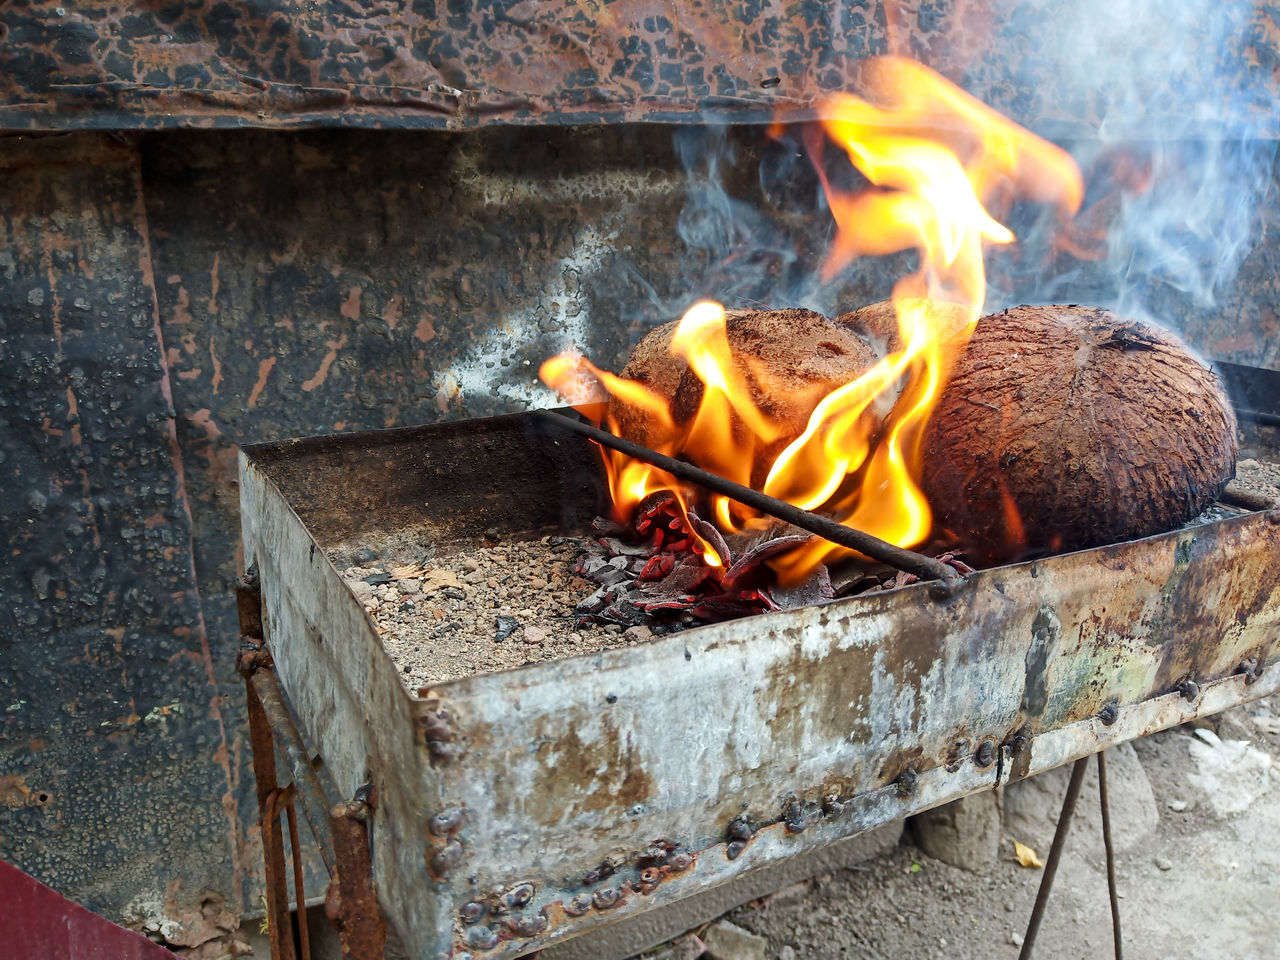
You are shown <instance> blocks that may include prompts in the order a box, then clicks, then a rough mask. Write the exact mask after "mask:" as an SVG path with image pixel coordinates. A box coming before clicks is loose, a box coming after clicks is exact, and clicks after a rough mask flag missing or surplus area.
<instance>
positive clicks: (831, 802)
mask: <svg viewBox="0 0 1280 960" xmlns="http://www.w3.org/2000/svg"><path fill="white" fill-rule="evenodd" d="M822 812H823V813H824V814H826V815H827V816H828V817H838V816H839V815H840V814H842V813H844V802H843V801H842V800H841V799H840V798H839V797H838V796H836V795H835V794H834V793H828V794H827V795H826V796H825V797H823V798H822Z"/></svg>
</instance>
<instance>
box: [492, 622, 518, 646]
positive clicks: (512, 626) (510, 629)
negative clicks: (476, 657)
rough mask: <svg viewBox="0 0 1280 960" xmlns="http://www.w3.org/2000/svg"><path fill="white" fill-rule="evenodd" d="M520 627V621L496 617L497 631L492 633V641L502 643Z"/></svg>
mask: <svg viewBox="0 0 1280 960" xmlns="http://www.w3.org/2000/svg"><path fill="white" fill-rule="evenodd" d="M519 627H520V621H519V620H517V619H516V618H515V617H503V616H500V617H498V624H497V629H495V630H494V631H493V639H494V640H496V641H498V642H502V641H503V640H505V639H507V637H509V636H511V634H513V633H515V632H516V630H518V629H519Z"/></svg>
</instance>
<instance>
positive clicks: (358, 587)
mask: <svg viewBox="0 0 1280 960" xmlns="http://www.w3.org/2000/svg"><path fill="white" fill-rule="evenodd" d="M350 587H351V592H352V593H354V594H355V595H356V599H357V600H359V601H360V602H361V603H364V602H365V601H366V600H368V599H369V598H370V597H372V596H373V587H371V586H369V584H367V583H365V582H364V581H363V580H357V581H356V582H355V583H352V584H350Z"/></svg>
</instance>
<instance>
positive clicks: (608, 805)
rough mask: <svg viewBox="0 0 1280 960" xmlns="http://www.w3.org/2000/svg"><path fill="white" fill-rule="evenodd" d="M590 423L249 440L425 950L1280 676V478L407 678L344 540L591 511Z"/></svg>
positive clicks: (467, 533)
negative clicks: (459, 671) (727, 615)
mask: <svg viewBox="0 0 1280 960" xmlns="http://www.w3.org/2000/svg"><path fill="white" fill-rule="evenodd" d="M598 463H599V458H598V456H597V455H596V453H595V452H594V450H593V448H592V447H591V446H590V445H589V444H588V443H587V442H586V441H585V440H582V439H580V438H577V437H574V436H570V435H563V434H559V433H556V432H554V428H552V427H549V426H548V425H546V424H545V423H543V422H541V421H539V420H538V419H537V418H535V417H531V416H529V415H524V414H522V415H515V416H506V417H497V418H493V419H486V420H478V421H468V422H463V423H451V424H442V425H436V426H429V427H422V428H409V429H395V430H386V431H377V432H370V433H360V434H349V435H343V436H333V437H320V438H311V439H303V440H293V441H286V442H279V443H268V444H257V445H254V446H249V447H246V448H244V450H243V451H242V453H241V458H240V496H241V509H242V514H243V539H244V554H245V561H246V565H256V568H257V571H258V573H259V575H260V578H261V584H262V605H263V615H264V626H265V631H266V638H267V641H268V643H269V645H270V648H271V651H272V653H273V655H274V658H275V662H276V665H277V668H278V671H279V675H280V678H281V682H282V684H283V686H284V688H285V690H286V691H287V693H288V696H289V698H290V700H291V702H292V705H293V708H294V710H295V712H296V714H297V716H298V718H299V721H300V723H301V726H302V729H303V733H304V736H305V737H306V739H307V741H308V742H309V743H310V744H311V745H312V747H313V748H314V749H316V750H318V751H319V752H320V754H321V755H322V757H323V760H324V763H325V765H326V767H327V769H328V771H329V772H330V773H331V774H332V775H333V778H334V780H335V782H336V783H337V785H338V786H339V788H340V790H342V791H343V792H344V793H345V794H346V795H351V794H352V793H353V792H354V791H355V790H356V789H357V788H358V787H359V786H360V785H361V784H364V783H366V782H371V783H372V784H373V786H374V788H375V791H376V796H377V808H376V811H375V813H374V814H373V817H372V824H373V827H372V837H373V840H372V844H373V862H374V876H375V880H376V885H377V893H378V897H379V900H380V902H381V905H382V909H383V912H384V914H385V915H386V917H387V919H388V921H389V922H390V924H391V925H392V926H393V927H394V928H395V930H396V932H397V933H398V935H399V936H400V938H401V939H402V940H403V941H404V943H405V945H406V946H407V948H408V950H409V952H410V954H411V955H412V956H414V957H416V958H423V960H426V958H443V957H453V958H462V957H472V958H476V960H479V958H486V960H489V958H493V960H498V958H510V957H517V956H521V955H524V954H526V953H529V952H531V951H534V950H537V949H540V948H542V947H544V946H546V945H548V944H551V943H555V942H557V941H561V940H563V939H565V938H569V937H572V936H574V935H575V934H579V933H582V932H584V931H587V930H590V929H593V928H596V927H599V926H600V925H602V924H607V923H610V922H612V921H613V920H615V919H616V918H621V917H626V916H634V915H637V914H640V913H642V912H644V911H649V910H653V909H655V908H657V907H660V906H661V905H663V904H667V903H671V902H673V901H676V900H679V899H681V898H684V897H687V896H690V895H692V894H694V893H696V892H699V891H702V890H705V889H707V888H708V887H712V886H714V885H717V884H720V883H724V882H726V881H729V880H731V879H733V878H735V877H737V876H738V875H740V874H743V873H745V872H747V871H751V870H753V869H757V868H759V867H762V866H765V865H769V864H776V863H778V862H779V861H783V860H786V859H788V858H793V857H798V856H803V855H804V854H806V852H810V851H813V850H814V849H816V848H818V847H820V846H823V845H826V844H829V843H831V842H833V841H835V840H837V839H839V838H842V837H847V836H851V835H854V834H857V833H859V832H862V831H865V830H868V829H870V828H872V827H875V826H877V825H879V824H883V823H886V822H889V821H892V820H895V819H899V818H902V817H905V816H908V815H910V814H913V813H916V812H919V811H921V810H924V809H927V808H929V807H932V806H935V805H937V804H939V803H942V802H944V801H948V800H951V799H955V798H958V797H961V796H964V795H966V794H969V793H972V792H975V791H979V790H983V789H989V788H992V787H995V786H997V785H999V784H1005V783H1009V782H1012V781H1015V780H1018V779H1021V778H1023V777H1026V776H1029V775H1031V774H1034V773H1036V772H1038V771H1042V770H1046V769H1049V768H1051V767H1055V766H1058V765H1060V764H1062V763H1065V762H1067V761H1069V760H1072V759H1074V758H1077V757H1081V756H1085V755H1088V754H1090V753H1093V752H1096V751H1098V750H1100V749H1103V748H1104V747H1106V746H1108V745H1110V744H1115V743H1120V742H1123V741H1126V740H1130V739H1133V738H1136V737H1140V736H1144V735H1146V734H1149V733H1152V732H1154V731H1156V730H1159V729H1163V728H1165V727H1169V726H1171V725H1174V724H1178V723H1182V722H1185V721H1187V720H1189V719H1191V718H1193V717H1195V716H1197V715H1202V714H1211V713H1214V712H1216V711H1219V710H1222V709H1224V708H1226V707H1228V706H1231V705H1234V704H1238V703H1241V702H1244V701H1247V700H1250V699H1254V698H1256V697H1261V696H1265V695H1268V694H1270V693H1272V692H1274V691H1275V690H1276V689H1277V687H1278V686H1280V669H1277V668H1276V667H1275V666H1274V664H1275V658H1276V655H1277V652H1278V651H1277V646H1280V626H1278V624H1280V566H1278V565H1277V564H1276V562H1275V558H1276V556H1277V555H1280V509H1272V510H1269V511H1261V512H1253V513H1247V514H1243V515H1240V516H1235V517H1231V518H1229V519H1223V520H1218V521H1215V522H1211V523H1205V524H1201V525H1198V526H1192V527H1189V528H1187V529H1184V530H1181V531H1177V532H1173V533H1169V534H1165V535H1161V536H1156V537H1151V538H1148V539H1144V540H1140V541H1134V542H1130V543H1123V544H1118V545H1115V546H1110V547H1105V548H1100V549H1094V550H1088V551H1082V552H1078V553H1074V554H1069V555H1064V556H1058V557H1053V558H1050V559H1045V560H1038V561H1035V562H1031V563H1023V564H1017V565H1011V566H1006V567H1000V568H996V569H991V570H986V571H982V572H980V573H978V574H975V575H973V576H971V577H969V578H968V581H967V582H966V584H965V585H964V587H963V588H962V589H961V590H960V591H959V593H958V594H957V595H955V596H952V597H944V596H940V595H938V593H937V592H936V591H934V590H933V589H932V588H931V586H930V585H929V584H915V585H912V586H907V587H903V588H900V589H897V590H892V591H886V592H883V593H877V594H875V595H873V596H859V597H853V598H849V599H845V600H841V601H838V602H835V603H832V604H830V605H827V606H821V607H812V608H806V609H803V610H798V611H789V612H779V613H774V614H767V615H762V616H757V617H753V618H749V619H743V620H737V621H733V622H728V623H722V624H716V625H710V626H703V627H699V628H696V629H691V630H688V631H685V632H682V633H677V634H672V635H668V636H665V637H661V638H658V639H655V640H654V641H652V642H650V643H647V644H643V645H640V646H636V647H630V648H625V649H618V650H611V651H608V652H604V653H600V654H596V655H590V656H580V657H576V658H572V659H567V660H561V661H556V662H550V663H543V664H537V665H531V666H526V667H523V668H520V669H516V670H510V671H505V672H500V673H495V674H488V675H480V676H471V677H466V678H463V679H460V680H456V681H451V682H448V683H442V684H440V685H438V686H436V687H433V688H430V689H426V690H421V691H417V692H410V691H408V690H406V689H405V687H404V685H403V684H402V682H401V679H400V677H399V675H398V674H397V672H396V669H395V667H394V666H393V664H392V662H391V660H390V658H389V657H388V656H387V654H386V653H385V652H384V650H383V649H382V647H381V645H380V643H379V640H378V636H377V633H376V630H375V627H374V625H373V623H372V621H371V620H370V619H369V618H368V617H367V616H366V614H365V612H364V609H363V607H362V606H361V604H360V603H359V602H358V601H357V600H356V598H355V596H354V595H353V594H352V593H351V592H350V591H349V590H348V588H347V587H346V586H345V585H344V583H343V582H342V580H341V578H340V576H339V574H338V570H337V568H336V567H335V565H334V563H333V562H331V559H330V556H331V555H332V556H338V555H341V554H342V552H343V551H344V550H346V549H348V548H349V546H350V545H351V544H352V543H356V542H369V541H370V540H376V539H378V538H394V537H403V536H406V535H409V534H411V535H413V536H415V537H418V538H421V539H425V540H430V541H431V542H433V543H435V544H437V545H438V547H439V549H440V551H441V552H446V551H447V550H448V549H449V548H450V545H455V546H456V545H458V544H464V543H466V542H468V541H475V540H477V539H479V537H480V536H481V535H482V534H483V533H486V532H487V533H488V534H489V535H490V536H492V535H493V534H494V532H496V533H497V535H498V536H500V537H503V538H508V539H518V538H526V537H536V536H542V535H546V534H552V533H561V534H563V533H581V532H582V531H583V530H584V529H585V524H586V523H587V522H588V521H589V520H590V518H591V517H592V516H593V515H595V514H596V513H597V512H598V511H599V510H600V507H601V505H602V500H603V494H602V487H601V477H600V475H599V468H598Z"/></svg>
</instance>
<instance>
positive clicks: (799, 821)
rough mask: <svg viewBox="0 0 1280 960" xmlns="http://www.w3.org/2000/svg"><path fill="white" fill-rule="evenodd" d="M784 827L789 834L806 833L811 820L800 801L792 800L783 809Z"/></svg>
mask: <svg viewBox="0 0 1280 960" xmlns="http://www.w3.org/2000/svg"><path fill="white" fill-rule="evenodd" d="M782 825H783V827H784V828H785V829H786V831H787V833H804V831H805V830H806V829H807V828H808V826H809V818H808V817H807V816H806V815H805V812H804V807H803V806H801V805H800V803H799V802H798V801H795V800H792V801H791V802H790V803H788V804H787V805H786V807H784V808H783V810H782Z"/></svg>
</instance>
